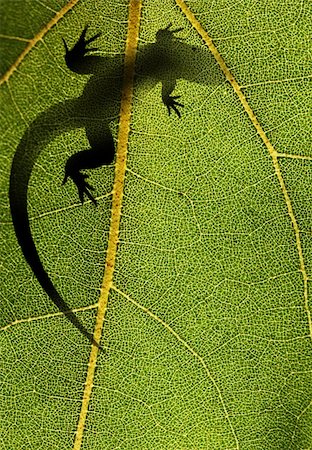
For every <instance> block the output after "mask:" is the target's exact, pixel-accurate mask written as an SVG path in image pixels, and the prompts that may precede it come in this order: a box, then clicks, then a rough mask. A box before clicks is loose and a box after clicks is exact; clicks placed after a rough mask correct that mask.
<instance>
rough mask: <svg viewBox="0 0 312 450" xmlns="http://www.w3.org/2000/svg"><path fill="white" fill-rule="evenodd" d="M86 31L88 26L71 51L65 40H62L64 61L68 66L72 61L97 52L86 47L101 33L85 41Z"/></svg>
mask: <svg viewBox="0 0 312 450" xmlns="http://www.w3.org/2000/svg"><path fill="white" fill-rule="evenodd" d="M87 29H88V25H87V26H85V28H84V30H83V31H82V33H81V35H80V37H79V39H78V41H77V42H76V44H75V45H74V47H73V48H72V49H71V50H69V48H68V46H67V44H66V41H65V39H64V38H62V39H63V42H64V46H65V51H66V55H65V60H66V62H67V64H68V65H69V66H70V64H71V62H72V61H75V60H77V59H79V58H81V57H83V56H85V55H86V54H87V53H89V52H92V51H96V50H98V49H97V48H95V47H93V48H87V45H88V44H90V43H91V42H93V41H95V40H96V39H97V38H98V37H100V36H101V34H102V33H97V34H95V35H94V36H92V37H90V38H89V39H86V33H87Z"/></svg>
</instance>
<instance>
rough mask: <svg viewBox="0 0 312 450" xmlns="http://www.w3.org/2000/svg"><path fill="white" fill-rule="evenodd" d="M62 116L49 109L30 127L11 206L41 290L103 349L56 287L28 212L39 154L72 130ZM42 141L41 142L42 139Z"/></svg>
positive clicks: (17, 158)
mask: <svg viewBox="0 0 312 450" xmlns="http://www.w3.org/2000/svg"><path fill="white" fill-rule="evenodd" d="M65 109H66V108H65ZM60 113H64V104H60V105H56V106H54V107H52V108H50V109H49V110H48V112H47V113H42V114H40V115H39V116H38V118H37V119H35V120H34V122H33V123H32V124H31V125H30V126H29V128H28V130H27V131H26V132H25V134H24V136H23V137H22V139H21V141H20V143H19V145H18V147H17V150H16V152H15V155H14V158H13V162H12V167H11V174H10V186H9V202H10V209H11V216H12V221H13V226H14V230H15V234H16V237H17V241H18V243H19V245H20V247H21V249H22V252H23V255H24V257H25V259H26V261H27V263H28V264H29V266H30V268H31V269H32V271H33V273H34V275H35V276H36V278H37V280H38V282H39V283H40V285H41V287H42V288H43V289H44V291H45V292H46V293H47V295H48V296H49V297H50V299H51V300H52V301H53V302H54V304H55V305H56V306H57V307H58V308H59V310H60V311H62V312H63V313H64V315H65V316H66V317H67V319H68V320H69V321H70V322H71V323H72V324H73V325H74V326H75V327H76V328H77V329H78V330H79V331H80V332H81V333H82V334H83V335H84V336H86V337H87V338H88V339H89V341H90V342H91V343H92V344H94V345H96V346H97V347H98V348H101V347H100V345H99V344H98V342H96V341H95V339H94V337H93V335H92V334H91V333H90V332H89V331H88V330H87V329H86V328H85V327H84V325H83V324H82V323H81V322H80V320H79V319H78V318H77V316H76V315H75V314H74V313H73V312H72V311H71V310H70V308H69V306H68V305H67V304H66V302H65V301H64V300H63V299H62V297H61V295H60V294H59V293H58V291H57V290H56V288H55V287H54V285H53V283H52V281H51V280H50V278H49V275H48V274H47V272H46V271H45V269H44V267H43V264H42V262H41V260H40V257H39V255H38V251H37V249H36V246H35V243H34V240H33V237H32V234H31V229H30V223H29V217H28V211H27V193H28V185H29V180H30V176H31V172H32V169H33V166H34V164H35V162H36V160H37V158H38V156H39V154H40V151H41V150H42V149H43V148H44V147H45V145H46V144H47V142H49V141H50V140H51V139H52V138H53V137H54V136H55V135H57V134H59V133H61V132H63V131H64V128H65V129H69V128H72V127H73V126H68V122H67V126H66V121H65V122H64V120H63V121H62V120H61V121H59V119H60ZM67 117H68V109H67ZM56 118H58V119H57V121H58V124H59V125H60V124H61V126H59V127H58V126H57V123H56ZM51 120H52V122H51ZM40 137H41V138H42V139H39V138H40ZM39 141H40V142H39Z"/></svg>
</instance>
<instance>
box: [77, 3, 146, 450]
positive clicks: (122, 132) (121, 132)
mask: <svg viewBox="0 0 312 450" xmlns="http://www.w3.org/2000/svg"><path fill="white" fill-rule="evenodd" d="M141 7H142V2H141V0H130V2H129V16H128V32H127V40H126V48H125V59H124V77H123V86H122V93H121V106H120V120H119V129H118V137H117V149H116V163H115V178H114V186H113V197H112V211H111V223H110V229H109V236H108V245H107V254H106V260H105V269H104V278H103V282H102V286H101V294H100V298H99V302H98V305H99V306H98V312H97V318H96V324H95V329H94V333H93V336H94V340H95V341H96V342H100V340H101V336H102V329H103V324H104V318H105V313H106V309H107V302H108V295H109V292H110V290H111V287H112V282H113V274H114V269H115V259H116V253H117V246H118V235H119V223H120V217H121V208H122V198H123V190H124V180H125V173H126V160H127V148H128V138H129V131H130V119H131V109H132V97H133V80H134V68H135V58H136V52H137V45H138V39H139V27H140V17H141ZM98 354H99V348H98V347H97V346H96V345H92V347H91V353H90V357H89V363H88V371H87V376H86V382H85V388H84V393H83V398H82V404H81V410H80V415H79V421H78V425H77V431H76V436H75V442H74V447H73V450H79V449H80V448H81V444H82V439H83V433H84V429H85V422H86V418H87V413H88V405H89V402H90V397H91V393H92V387H93V380H94V374H95V368H96V362H97V357H98Z"/></svg>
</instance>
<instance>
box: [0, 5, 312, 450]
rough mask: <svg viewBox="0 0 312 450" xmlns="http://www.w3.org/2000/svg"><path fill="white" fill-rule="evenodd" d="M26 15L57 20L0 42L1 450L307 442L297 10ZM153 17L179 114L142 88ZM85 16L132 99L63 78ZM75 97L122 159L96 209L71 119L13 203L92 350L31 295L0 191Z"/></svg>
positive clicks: (300, 8)
mask: <svg viewBox="0 0 312 450" xmlns="http://www.w3.org/2000/svg"><path fill="white" fill-rule="evenodd" d="M70 3H71V2H70ZM9 4H11V5H12V3H9V2H8V1H6V0H5V1H2V2H1V7H4V5H9ZM34 4H36V6H37V5H38V11H37V9H33V10H31V11H30V12H29V17H28V18H27V21H25V24H23V22H22V21H20V22H18V23H19V27H18V28H16V32H17V33H19V36H21V37H25V36H26V37H27V39H28V38H29V36H31V38H29V39H33V38H34V37H36V36H37V37H38V36H39V35H40V33H41V32H42V30H43V29H44V27H47V24H51V23H52V22H51V21H53V20H55V23H53V26H52V25H51V26H50V27H48V28H47V31H46V32H45V33H43V35H42V37H41V38H40V39H38V40H37V41H34V45H33V47H32V48H30V49H29V51H28V52H27V54H25V56H24V57H23V58H21V59H20V61H18V63H17V64H16V62H14V61H16V58H17V57H18V54H20V52H22V51H23V50H24V49H21V48H20V49H19V48H18V46H16V47H14V42H15V41H13V40H12V42H11V44H12V45H11V47H10V49H9V48H6V47H2V50H3V51H5V53H4V54H5V55H6V56H5V59H4V61H5V64H4V66H3V70H5V69H7V70H9V72H10V70H11V73H9V72H6V74H7V75H4V77H3V79H2V85H1V92H0V94H1V106H2V108H1V130H2V148H1V153H0V155H1V168H2V170H1V175H0V177H1V178H0V182H1V193H2V195H1V209H0V214H1V217H0V221H1V272H2V281H1V303H2V305H1V306H2V307H1V311H2V314H1V324H0V327H1V352H2V354H1V374H2V375H1V393H2V402H1V404H2V406H1V421H0V423H1V425H0V430H1V432H0V435H1V438H0V442H1V447H3V448H10V449H18V450H20V449H24V448H25V449H29V448H31V449H41V448H44V449H47V448H48V449H54V448H55V449H58V450H59V449H70V448H73V449H74V450H78V449H80V448H82V449H92V450H93V449H97V448H99V449H104V448H105V449H106V448H107V449H111V448H122V449H137V448H138V449H147V448H153V449H158V448H159V449H199V448H202V449H211V450H217V449H220V450H221V449H246V450H250V449H257V450H262V449H268V450H269V449H272V450H284V449H286V448H287V449H292V450H299V449H300V450H301V449H302V450H303V449H309V448H311V446H312V427H311V422H312V420H311V419H312V416H311V405H312V400H311V398H312V377H311V366H312V364H311V363H312V358H311V356H312V352H311V330H312V325H311V300H310V290H311V288H310V280H311V277H312V275H311V273H312V267H311V266H312V263H311V258H312V228H311V217H312V206H311V205H312V152H311V145H310V143H311V129H312V127H311V98H312V96H311V40H309V39H308V37H309V36H311V21H310V17H311V5H310V4H309V3H308V2H300V1H292V2H290V1H289V2H288V1H287V2H280V4H276V3H275V2H268V1H263V2H257V3H254V2H250V1H243V2H223V1H221V0H219V1H218V2H215V3H213V4H209V5H208V4H207V2H206V1H204V0H202V1H198V0H196V1H193V0H192V1H188V2H187V4H185V3H184V2H183V1H181V0H177V1H176V2H174V1H173V0H164V1H163V2H162V3H161V5H160V4H159V3H158V2H154V1H153V0H144V1H143V5H142V9H141V10H140V11H139V12H138V14H139V16H140V17H139V19H136V20H133V23H131V17H136V16H131V14H132V13H133V11H134V10H135V9H136V8H137V7H138V4H139V2H138V1H137V0H131V1H130V2H128V1H120V2H118V3H114V2H113V3H112V2H108V1H106V0H98V1H97V2H88V1H78V2H76V3H75V5H71V7H70V8H69V7H68V5H69V4H66V3H65V2H59V1H58V2H54V1H52V0H50V1H49V2H48V1H42V2H34V3H33V5H34ZM40 5H41V6H40ZM41 7H42V9H41ZM66 7H67V9H66V12H64V14H60V11H62V10H63V8H66ZM10 8H11V9H8V10H7V11H8V14H7V15H6V16H5V20H4V25H3V27H4V28H3V33H2V34H3V35H7V34H10V33H11V31H10V30H13V29H14V20H15V19H14V15H13V9H12V8H13V7H10ZM48 8H50V9H49V11H50V13H51V14H47V13H46V12H45V13H44V11H46V10H47V9H48ZM51 9H52V10H53V11H56V12H55V14H58V16H57V20H56V19H55V14H54V13H53V12H52V11H51ZM63 11H64V10H63ZM139 20H140V22H139ZM169 22H171V23H172V24H173V25H172V28H174V29H179V28H182V30H180V31H179V32H177V33H176V36H177V37H179V38H180V42H181V46H180V47H179V48H180V49H181V54H179V53H177V54H176V55H174V58H175V61H176V62H177V64H181V61H182V64H181V76H180V78H179V80H178V81H177V85H176V88H175V90H174V95H181V97H180V98H179V101H181V103H183V104H184V108H183V109H181V114H182V117H181V119H179V118H178V117H177V115H175V114H174V113H173V112H172V113H171V115H170V116H169V115H168V112H167V109H166V107H165V106H164V105H163V103H162V101H161V83H160V81H159V80H158V81H159V82H157V83H156V82H153V81H151V80H148V81H147V82H143V79H144V77H143V75H144V73H145V72H144V70H145V69H144V61H146V59H144V57H142V58H141V56H142V55H144V51H145V49H146V48H148V45H149V44H152V43H154V42H155V39H156V33H157V32H158V31H159V30H161V29H165V28H166V27H167V26H168V24H169ZM86 24H89V29H88V36H89V35H90V36H92V35H94V34H96V33H98V32H100V31H101V32H102V36H101V37H100V38H99V39H98V40H97V41H96V44H97V46H98V48H99V50H98V51H97V52H96V54H98V55H102V56H104V55H109V56H110V57H111V61H113V65H114V67H116V70H117V72H116V73H118V74H119V73H120V74H122V73H123V71H124V60H125V59H124V58H125V55H126V57H129V55H130V53H129V52H131V49H134V51H137V58H136V61H137V65H136V66H135V73H134V74H133V75H135V76H134V85H133V96H131V89H132V85H131V83H130V84H127V83H125V84H124V85H123V88H122V89H121V91H120V88H117V86H118V83H117V81H116V80H117V75H116V78H112V77H110V76H109V74H108V73H107V74H106V73H104V74H103V76H102V78H101V80H102V81H101V83H99V82H97V83H93V84H92V83H91V82H90V79H91V77H90V76H88V75H84V76H82V75H79V74H74V73H73V72H71V71H69V70H68V68H67V67H66V65H65V62H64V46H63V43H62V38H65V40H66V42H67V43H68V45H69V47H70V48H71V47H72V46H73V45H74V44H75V42H77V40H78V38H79V35H80V34H81V31H82V29H83V28H84V27H85V25H86ZM131 27H132V28H131ZM136 29H137V31H139V40H138V41H137V40H136V39H135V30H136ZM29 30H32V31H34V32H33V33H32V34H29ZM131 30H132V31H131ZM132 32H133V33H134V34H131V33H132ZM0 37H1V35H0ZM92 45H93V44H92ZM168 46H169V44H168ZM168 48H169V47H168ZM129 49H130V50H129ZM14 52H15V53H14ZM142 61H143V65H142ZM14 64H15V66H14ZM157 64H159V61H158V62H157ZM9 65H10V67H11V69H10V68H8V67H9ZM126 66H127V65H126ZM156 66H157V65H156ZM12 67H14V69H15V70H14V71H12ZM179 67H180V66H179ZM156 69H157V67H156V68H154V69H153V70H154V75H155V73H156ZM8 74H9V75H8ZM155 76H156V75H155ZM155 76H154V78H155ZM169 77H170V74H169ZM156 78H157V77H156ZM88 83H89V84H88ZM86 86H89V89H90V90H91V91H92V95H94V99H95V98H97V97H98V96H99V95H101V98H102V97H103V99H104V104H103V109H101V114H99V111H97V110H95V111H94V115H93V112H92V102H91V105H90V110H89V109H88V114H89V115H90V120H91V119H93V120H94V122H96V123H98V124H100V125H101V123H103V126H104V124H106V123H107V122H110V127H111V131H112V134H113V137H114V140H115V143H116V149H117V155H116V159H115V161H114V164H112V165H109V166H103V167H101V168H98V169H95V170H92V171H91V170H90V171H89V172H88V173H89V175H90V180H92V182H91V181H90V183H91V184H92V185H93V186H94V187H95V193H96V194H95V195H96V197H97V201H98V206H97V207H95V206H94V205H93V204H92V202H90V201H86V202H85V204H84V205H81V204H80V202H79V199H78V195H77V191H76V189H75V186H74V185H73V183H70V182H68V183H67V184H66V185H65V186H62V180H63V177H64V167H65V163H66V160H67V158H68V157H69V156H70V155H72V154H74V153H76V152H79V151H80V150H84V149H87V148H88V147H89V143H88V139H87V136H86V132H85V129H84V128H83V127H81V126H80V127H78V126H77V127H74V128H72V129H69V130H66V131H65V132H62V133H58V134H56V135H55V136H54V137H53V139H51V140H50V141H49V142H47V143H46V145H45V146H44V148H43V149H42V151H41V152H40V155H39V157H38V159H37V160H36V163H35V165H34V169H33V172H32V174H31V179H30V184H29V192H28V212H29V217H30V223H31V231H32V234H33V237H34V240H35V244H36V247H37V249H38V253H39V256H40V258H41V260H42V262H43V265H44V267H45V269H46V270H47V272H48V274H49V277H50V278H51V280H52V281H53V283H54V285H55V286H56V287H57V289H58V291H59V292H60V293H61V295H62V297H63V298H64V299H65V300H66V303H67V304H68V305H69V306H70V308H71V309H72V310H73V311H74V312H75V313H76V314H77V316H78V317H79V319H80V320H81V322H82V323H83V324H84V326H85V327H86V328H87V329H88V330H89V331H90V332H93V330H94V329H95V330H98V331H95V332H98V333H100V338H101V345H102V347H103V351H101V352H98V351H97V350H96V349H95V348H94V347H91V344H90V343H89V342H88V341H87V340H86V338H85V337H84V336H82V335H81V334H80V333H79V332H78V331H77V330H76V329H75V328H74V327H73V326H72V324H70V323H69V322H68V321H67V319H66V317H64V315H63V314H62V313H61V312H59V311H58V310H57V308H56V307H55V306H54V304H53V303H52V302H51V300H50V299H49V297H48V295H47V294H46V293H45V292H44V291H43V290H42V288H41V287H40V285H39V283H38V281H37V279H36V277H35V276H34V274H33V273H32V271H31V269H30V267H29V266H28V264H27V263H26V261H25V258H24V257H23V254H22V251H21V249H20V247H19V245H18V243H17V240H16V236H15V233H14V228H13V225H12V219H11V215H10V207H9V200H8V190H9V179H10V170H11V164H12V159H13V157H14V153H15V151H16V149H17V148H18V145H19V142H20V141H21V139H22V138H23V136H25V133H26V132H27V130H28V129H29V127H30V125H31V124H33V123H36V122H35V121H36V120H38V117H39V116H40V117H41V115H42V114H44V113H46V114H47V111H48V110H49V108H50V109H51V107H53V105H56V104H65V103H66V102H67V103H66V104H70V101H71V100H74V99H76V98H78V97H79V96H81V95H83V93H84V92H85V91H84V89H86ZM125 86H126V87H125ZM127 89H130V91H129V92H128V91H127ZM127 92H128V93H129V95H128V96H127ZM127 102H128V105H130V108H131V111H130V110H129V111H130V112H131V114H130V115H129V117H130V119H129V118H126V116H125V112H124V106H125V105H127ZM121 105H122V108H121ZM120 111H121V112H120ZM86 114H87V112H86V111H81V116H83V115H86ZM42 117H44V116H42ZM46 117H47V118H48V119H47V121H50V119H51V116H49V115H47V116H46ZM76 119H77V117H76V118H75V120H76ZM55 120H56V124H58V125H59V126H61V125H62V119H61V118H60V117H59V118H57V117H56V119H55ZM123 120H124V122H123ZM123 127H124V129H125V135H124V136H125V137H122V129H123ZM36 133H37V134H36V138H34V137H31V139H37V138H38V140H40V139H42V140H43V141H44V139H45V136H44V130H42V129H40V128H38V130H36ZM123 139H125V140H124V141H123ZM122 142H124V144H123V143H122ZM123 145H124V147H123V148H124V150H125V155H126V158H127V160H126V163H125V174H124V175H125V178H124V181H122V182H121V184H120V185H118V186H117V184H118V183H117V184H116V180H117V179H118V176H119V175H118V173H119V172H118V170H121V159H122V158H121V155H122V152H121V150H122V149H121V147H122V146H123ZM120 193H121V195H122V200H121V203H120V207H121V215H120V214H119V212H118V201H119V200H118V195H119V194H120ZM117 216H118V221H119V219H120V224H119V222H118V223H117V224H115V225H114V223H115V222H114V220H115V219H114V218H116V217H117ZM114 227H115V228H114ZM112 230H113V231H116V232H118V239H117V234H116V233H115V235H113V234H114V233H112ZM114 243H115V244H116V246H115V247H114V245H113V244H114ZM117 244H118V245H117ZM110 249H111V250H110ZM112 255H113V257H114V262H113V265H112V268H111V269H109V267H110V264H108V263H110V262H111V261H112V259H110V258H111V256H112ZM109 270H111V273H112V279H109V278H108V275H107V274H108V271H109ZM105 277H106V278H105ZM105 292H106V293H107V295H108V302H107V304H106V303H105V301H104V300H103V296H104V294H105ZM101 321H102V322H103V323H102V322H101ZM101 323H102V324H101Z"/></svg>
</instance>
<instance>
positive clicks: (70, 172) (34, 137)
mask: <svg viewBox="0 0 312 450" xmlns="http://www.w3.org/2000/svg"><path fill="white" fill-rule="evenodd" d="M171 26H172V25H171V24H169V25H168V26H167V27H166V28H165V29H161V30H159V31H158V32H157V33H156V42H155V43H151V44H146V45H143V46H142V47H141V48H140V47H139V50H138V54H137V57H136V66H135V67H136V83H137V84H138V85H142V86H144V85H146V83H148V84H149V85H152V86H153V85H155V84H156V83H158V82H161V84H162V93H161V97H162V102H163V103H164V105H165V106H166V107H167V110H168V113H169V115H170V113H171V111H174V112H175V113H176V114H177V116H178V117H179V118H180V117H181V113H180V110H179V108H181V107H183V106H184V105H183V104H181V103H179V102H178V101H177V99H178V98H179V97H180V96H178V95H176V96H173V95H171V94H172V92H173V90H174V89H175V86H176V82H177V79H181V78H182V79H187V80H190V81H195V82H198V83H205V84H206V83H208V82H209V79H207V77H209V72H208V73H204V72H205V70H204V67H205V66H204V65H203V61H204V62H205V64H206V68H208V67H207V62H208V59H207V53H208V52H207V51H205V50H203V49H202V48H200V47H194V46H191V45H188V44H185V43H184V42H183V40H182V39H181V38H177V37H176V36H175V33H177V32H179V31H180V30H181V28H179V29H176V30H171V29H170V28H171ZM87 28H88V26H86V27H85V28H84V30H83V31H82V33H81V35H80V37H79V40H78V41H77V42H76V44H75V45H74V46H73V48H72V49H71V50H70V49H69V48H68V45H67V43H66V41H65V40H64V39H63V42H64V46H65V62H66V65H67V68H68V69H70V70H71V71H72V72H75V73H78V74H85V75H92V76H91V77H90V78H89V80H88V82H87V83H86V85H85V87H84V90H83V93H82V95H81V96H80V97H78V98H76V99H70V100H66V101H64V102H62V103H57V104H55V105H53V106H52V107H50V108H49V109H47V110H46V111H44V112H42V113H41V114H39V115H38V116H37V117H36V119H35V120H34V121H33V122H32V123H31V124H30V126H29V127H28V129H27V130H26V132H25V134H24V135H23V137H22V138H21V141H20V142H19V144H18V147H17V149H16V152H15V155H14V158H13V162H12V167H11V174H10V186H9V201H10V209H11V216H12V221H13V226H14V229H15V234H16V237H17V240H18V243H19V245H20V247H21V249H22V252H23V255H24V257H25V259H26V261H27V263H28V264H29V266H30V268H31V269H32V271H33V273H34V275H35V277H36V278H37V280H38V282H39V283H40V285H41V287H42V288H43V289H44V291H45V292H46V293H47V295H48V296H49V297H50V299H51V300H52V301H53V302H54V304H55V305H56V306H57V307H58V309H59V310H60V311H61V312H62V313H64V315H65V316H66V317H67V319H68V320H69V321H70V322H71V323H72V324H73V325H74V326H75V327H76V328H77V329H78V330H79V331H80V332H81V333H82V334H83V335H84V336H86V337H87V338H88V339H89V341H90V342H91V343H93V344H94V345H96V346H98V347H99V348H100V345H99V343H98V342H96V341H95V340H94V338H93V335H92V334H91V333H90V332H89V331H88V330H87V329H86V328H85V326H84V325H83V324H82V323H81V322H80V320H79V319H78V317H77V316H76V315H75V314H74V312H72V311H71V309H70V307H69V306H68V305H67V303H66V302H65V301H64V299H63V298H62V296H61V295H60V294H59V292H58V291H57V289H56V288H55V286H54V284H53V283H52V281H51V279H50V277H49V275H48V273H47V272H46V270H45V269H44V267H43V264H42V262H41V260H40V257H39V255H38V251H37V249H36V246H35V243H34V240H33V237H32V233H31V229H30V222H29V217H28V211H27V195H28V186H29V182H30V177H31V173H32V170H33V167H34V165H35V162H36V160H37V158H38V156H39V154H40V152H41V150H42V149H44V148H45V147H46V146H47V145H48V144H49V142H50V141H51V140H53V139H54V138H55V137H57V136H58V135H59V134H62V133H65V132H66V131H69V130H71V129H76V128H84V129H85V132H86V136H87V138H88V141H89V144H90V148H89V149H84V150H81V151H79V152H78V153H75V154H73V155H72V156H70V157H69V158H68V160H67V162H66V165H65V175H64V179H63V184H65V183H66V181H67V180H68V179H69V178H70V179H71V180H72V181H73V182H74V183H75V185H76V187H77V190H78V196H79V199H80V201H81V203H83V202H84V197H87V198H89V199H90V200H91V201H92V202H93V203H94V204H95V205H96V203H97V202H96V199H95V197H94V196H93V194H92V191H93V190H94V188H93V187H92V185H91V184H89V183H88V181H87V178H88V175H87V174H85V173H83V172H81V171H82V170H86V169H94V168H97V167H100V166H104V165H109V164H111V163H112V162H113V160H114V154H115V146H114V140H113V137H112V134H111V131H110V128H109V124H110V121H111V120H113V119H114V117H118V113H119V104H120V93H121V82H122V70H123V61H122V57H123V55H115V56H106V57H105V56H97V55H94V54H93V55H92V54H91V55H89V53H90V52H92V51H95V50H97V48H90V47H87V46H88V45H89V44H91V43H92V42H93V41H95V40H96V39H97V38H98V37H99V36H100V35H101V33H98V34H95V35H94V36H92V37H90V38H88V39H87V38H86V34H87ZM208 65H209V64H208ZM108 79H109V80H110V83H111V85H109V83H107V80H108ZM104 112H105V114H104ZM103 117H104V118H103ZM107 117H109V118H111V120H109V119H107Z"/></svg>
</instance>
